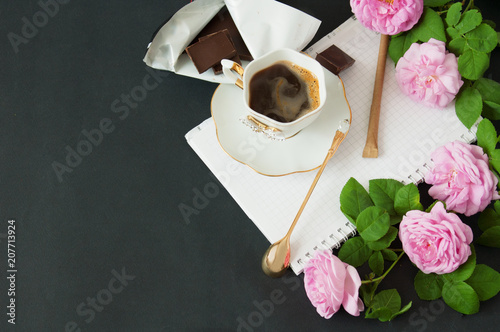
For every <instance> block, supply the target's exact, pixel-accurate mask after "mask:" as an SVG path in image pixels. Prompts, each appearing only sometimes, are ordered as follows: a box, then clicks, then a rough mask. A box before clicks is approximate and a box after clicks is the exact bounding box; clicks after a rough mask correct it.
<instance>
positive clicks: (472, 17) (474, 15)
mask: <svg viewBox="0 0 500 332" xmlns="http://www.w3.org/2000/svg"><path fill="white" fill-rule="evenodd" d="M482 21H483V16H482V15H481V13H480V12H478V11H477V10H476V9H472V10H468V11H466V12H465V13H464V14H463V15H462V17H461V18H460V21H459V22H458V23H457V24H456V25H455V28H456V29H457V31H458V33H460V34H465V33H467V32H469V31H471V30H473V29H474V28H475V27H477V26H478V25H479V24H481V22H482Z"/></svg>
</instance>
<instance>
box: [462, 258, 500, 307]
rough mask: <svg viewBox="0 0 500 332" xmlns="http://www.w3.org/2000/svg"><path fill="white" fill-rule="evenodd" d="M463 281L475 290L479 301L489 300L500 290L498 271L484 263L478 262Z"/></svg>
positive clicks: (499, 274)
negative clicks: (469, 275)
mask: <svg viewBox="0 0 500 332" xmlns="http://www.w3.org/2000/svg"><path fill="white" fill-rule="evenodd" d="M465 282H466V283H467V284H469V285H470V286H471V287H472V288H473V289H474V290H475V291H476V293H477V295H478V297H479V300H480V301H486V300H489V299H491V298H492V297H493V296H495V295H497V294H498V292H499V291H500V273H498V272H497V271H495V270H493V269H492V268H491V267H489V266H487V265H484V264H478V265H477V266H476V269H475V270H474V273H473V274H472V276H471V277H470V278H469V279H467V280H466V281H465Z"/></svg>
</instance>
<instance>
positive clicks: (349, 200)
mask: <svg viewBox="0 0 500 332" xmlns="http://www.w3.org/2000/svg"><path fill="white" fill-rule="evenodd" d="M369 206H373V202H372V200H371V198H370V196H369V195H368V192H367V191H366V189H365V188H364V187H363V186H362V185H361V184H360V183H359V182H358V181H357V180H356V179H355V178H350V179H349V180H348V181H347V183H346V184H345V185H344V188H342V191H341V193H340V207H341V210H342V212H343V213H344V214H345V215H347V216H349V217H351V218H352V219H353V220H356V219H357V218H358V215H359V213H360V212H361V211H363V210H364V209H366V208H367V207H369Z"/></svg>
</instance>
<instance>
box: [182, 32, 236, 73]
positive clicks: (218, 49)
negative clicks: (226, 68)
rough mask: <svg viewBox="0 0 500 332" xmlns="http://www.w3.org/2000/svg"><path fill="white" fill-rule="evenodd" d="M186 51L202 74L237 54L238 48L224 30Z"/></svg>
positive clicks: (189, 47)
mask: <svg viewBox="0 0 500 332" xmlns="http://www.w3.org/2000/svg"><path fill="white" fill-rule="evenodd" d="M186 53H187V54H188V55H189V57H190V58H191V60H192V61H193V63H194V66H195V67H196V69H197V70H198V72H199V73H200V74H201V73H203V72H205V71H206V70H207V69H209V68H210V67H213V66H214V65H215V64H217V63H219V62H220V61H221V60H222V59H227V58H231V57H233V56H235V55H236V49H235V48H234V46H233V43H232V42H231V40H230V39H229V38H228V37H227V36H226V34H225V33H224V32H222V31H219V32H216V33H214V34H212V35H211V36H207V38H205V39H203V40H200V41H198V42H196V43H194V44H193V45H191V46H188V47H187V48H186Z"/></svg>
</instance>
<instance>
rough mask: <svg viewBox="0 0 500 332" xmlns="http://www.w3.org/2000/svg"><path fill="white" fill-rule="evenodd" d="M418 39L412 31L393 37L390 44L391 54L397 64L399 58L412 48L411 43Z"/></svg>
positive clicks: (389, 50)
mask: <svg viewBox="0 0 500 332" xmlns="http://www.w3.org/2000/svg"><path fill="white" fill-rule="evenodd" d="M417 41H418V38H417V37H415V35H414V34H413V33H412V32H411V30H410V31H408V32H405V33H402V34H400V35H398V36H393V37H391V42H390V44H389V49H388V52H389V56H390V57H391V59H392V61H394V64H395V65H396V64H397V63H398V61H399V59H400V58H401V57H402V56H403V55H404V54H405V53H406V51H407V50H408V49H409V48H410V46H411V44H413V43H415V42H417Z"/></svg>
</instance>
